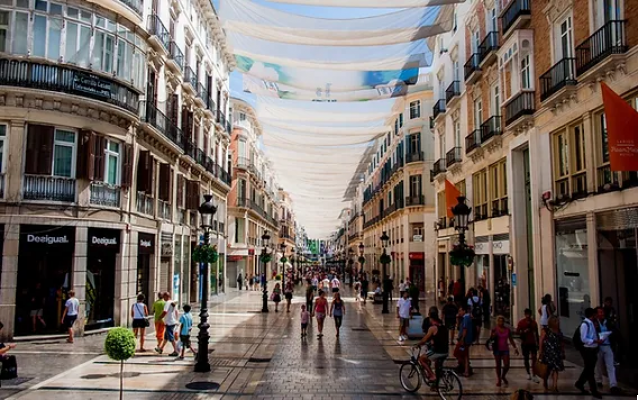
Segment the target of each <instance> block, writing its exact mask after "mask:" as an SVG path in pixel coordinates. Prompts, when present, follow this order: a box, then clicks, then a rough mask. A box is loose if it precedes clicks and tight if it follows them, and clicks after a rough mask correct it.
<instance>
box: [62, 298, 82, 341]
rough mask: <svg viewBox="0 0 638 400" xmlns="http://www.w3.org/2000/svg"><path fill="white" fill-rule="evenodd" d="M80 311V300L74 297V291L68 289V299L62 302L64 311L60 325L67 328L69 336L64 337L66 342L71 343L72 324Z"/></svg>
mask: <svg viewBox="0 0 638 400" xmlns="http://www.w3.org/2000/svg"><path fill="white" fill-rule="evenodd" d="M79 311H80V301H79V300H78V299H76V298H75V291H74V290H69V299H68V300H67V301H66V303H65V304H64V312H63V313H62V321H61V322H62V326H64V327H65V328H66V329H67V332H68V333H69V337H68V338H67V339H66V341H67V343H73V324H75V320H76V319H77V318H78V312H79Z"/></svg>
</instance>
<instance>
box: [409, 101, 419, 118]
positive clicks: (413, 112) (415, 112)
mask: <svg viewBox="0 0 638 400" xmlns="http://www.w3.org/2000/svg"><path fill="white" fill-rule="evenodd" d="M414 118H421V101H420V100H416V101H412V102H410V119H414Z"/></svg>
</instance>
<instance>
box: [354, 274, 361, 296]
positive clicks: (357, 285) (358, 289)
mask: <svg viewBox="0 0 638 400" xmlns="http://www.w3.org/2000/svg"><path fill="white" fill-rule="evenodd" d="M360 298H361V282H359V278H357V280H356V281H355V282H354V301H359V299H360Z"/></svg>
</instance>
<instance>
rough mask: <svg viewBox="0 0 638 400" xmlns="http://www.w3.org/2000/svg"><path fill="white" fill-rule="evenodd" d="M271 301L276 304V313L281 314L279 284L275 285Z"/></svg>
mask: <svg viewBox="0 0 638 400" xmlns="http://www.w3.org/2000/svg"><path fill="white" fill-rule="evenodd" d="M270 299H271V300H272V301H273V302H275V312H279V303H281V285H280V284H279V282H278V283H277V284H276V285H275V288H274V289H273V290H272V294H271V295H270Z"/></svg>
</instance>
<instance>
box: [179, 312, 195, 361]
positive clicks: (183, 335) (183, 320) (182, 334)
mask: <svg viewBox="0 0 638 400" xmlns="http://www.w3.org/2000/svg"><path fill="white" fill-rule="evenodd" d="M183 309H184V314H182V316H181V317H180V318H179V325H180V326H179V340H180V341H181V342H182V354H181V355H180V356H179V358H180V360H183V359H184V352H185V351H186V348H187V347H188V348H189V349H190V351H192V352H193V354H194V355H195V356H197V351H195V349H193V345H192V344H191V329H192V328H193V315H192V314H191V306H190V305H188V304H184V307H183Z"/></svg>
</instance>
